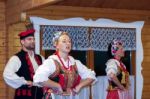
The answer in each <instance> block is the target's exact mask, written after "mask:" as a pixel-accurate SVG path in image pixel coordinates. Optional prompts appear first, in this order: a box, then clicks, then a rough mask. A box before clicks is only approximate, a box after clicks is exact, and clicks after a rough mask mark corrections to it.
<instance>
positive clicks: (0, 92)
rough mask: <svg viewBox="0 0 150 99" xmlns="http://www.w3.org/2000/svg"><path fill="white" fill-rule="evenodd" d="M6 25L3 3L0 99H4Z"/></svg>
mask: <svg viewBox="0 0 150 99" xmlns="http://www.w3.org/2000/svg"><path fill="white" fill-rule="evenodd" d="M5 30H6V25H5V3H4V2H0V57H1V59H0V99H5V96H6V88H5V87H6V86H5V83H4V82H3V78H2V74H3V69H4V64H5V62H6V31H5Z"/></svg>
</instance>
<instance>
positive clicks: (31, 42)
mask: <svg viewBox="0 0 150 99" xmlns="http://www.w3.org/2000/svg"><path fill="white" fill-rule="evenodd" d="M21 44H22V46H23V47H25V48H26V49H28V50H34V49H35V38H34V37H33V36H29V37H26V38H24V39H23V40H21Z"/></svg>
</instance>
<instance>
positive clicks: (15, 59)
mask: <svg viewBox="0 0 150 99" xmlns="http://www.w3.org/2000/svg"><path fill="white" fill-rule="evenodd" d="M33 35H34V30H27V31H25V32H21V33H20V34H19V36H20V39H24V38H26V37H28V36H33ZM42 61H44V58H43V57H41V56H40V55H37V54H34V52H33V53H32V56H31V55H30V54H29V53H28V52H26V51H24V50H23V49H22V50H21V51H20V52H18V53H17V54H15V55H14V56H12V57H11V58H10V59H9V61H8V63H7V64H6V67H5V70H4V73H3V77H4V80H5V82H6V83H7V84H8V85H9V86H11V87H12V88H15V89H16V90H15V97H14V99H42V96H43V89H42V88H41V87H38V86H37V85H34V84H33V86H32V87H29V86H27V85H26V83H27V81H33V75H34V73H35V71H36V69H37V68H38V66H39V65H41V64H42Z"/></svg>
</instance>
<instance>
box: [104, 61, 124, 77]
mask: <svg viewBox="0 0 150 99" xmlns="http://www.w3.org/2000/svg"><path fill="white" fill-rule="evenodd" d="M106 66H107V67H106V73H107V75H109V74H110V73H113V74H115V75H117V74H119V71H118V66H121V65H120V62H119V61H118V60H116V59H109V60H108V61H107V63H106ZM123 66H124V65H123ZM124 68H126V67H125V66H124Z"/></svg>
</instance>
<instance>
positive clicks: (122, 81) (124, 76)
mask: <svg viewBox="0 0 150 99" xmlns="http://www.w3.org/2000/svg"><path fill="white" fill-rule="evenodd" d="M125 83H126V75H125V72H122V79H121V84H125Z"/></svg>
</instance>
